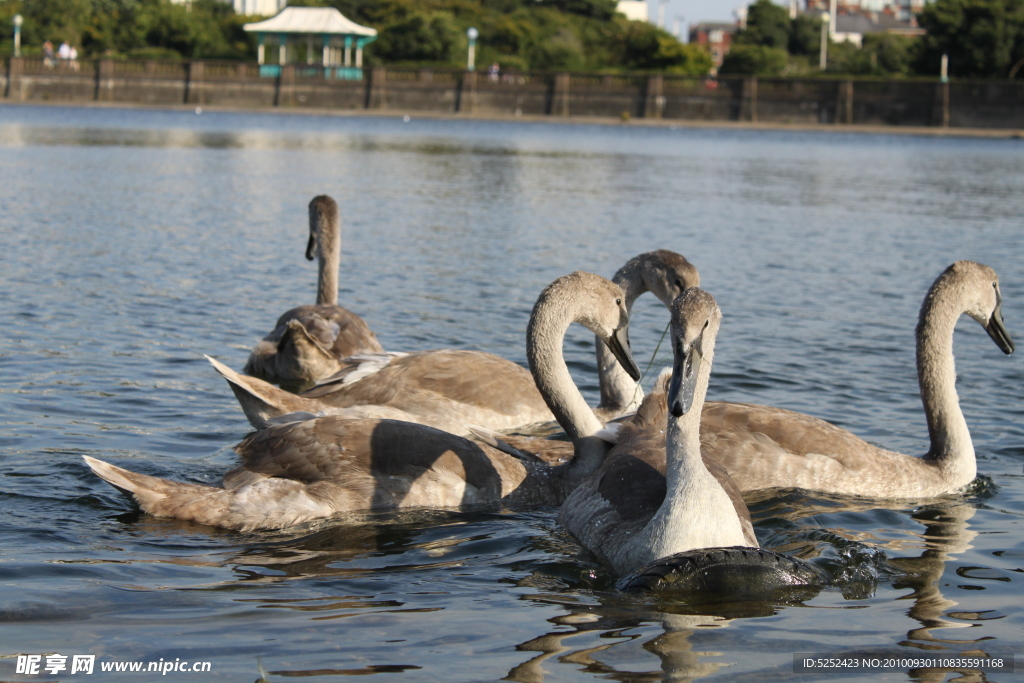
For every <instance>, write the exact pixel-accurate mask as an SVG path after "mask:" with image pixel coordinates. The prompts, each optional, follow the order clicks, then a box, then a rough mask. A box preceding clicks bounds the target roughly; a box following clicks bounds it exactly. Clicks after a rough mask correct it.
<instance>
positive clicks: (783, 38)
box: [733, 0, 791, 50]
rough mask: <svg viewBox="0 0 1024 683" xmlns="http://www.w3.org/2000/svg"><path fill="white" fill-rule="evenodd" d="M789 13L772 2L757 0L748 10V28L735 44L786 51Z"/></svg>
mask: <svg viewBox="0 0 1024 683" xmlns="http://www.w3.org/2000/svg"><path fill="white" fill-rule="evenodd" d="M790 23H791V22H790V19H789V12H788V11H787V10H786V9H785V8H783V7H781V6H780V5H776V4H775V3H774V2H772V1H771V0H757V2H755V3H754V4H753V5H750V6H749V7H748V8H747V27H746V28H744V29H743V30H741V31H739V32H738V33H737V34H736V38H735V40H734V41H733V43H740V44H742V45H763V46H765V47H774V48H778V49H781V50H786V49H787V48H788V47H789V32H790Z"/></svg>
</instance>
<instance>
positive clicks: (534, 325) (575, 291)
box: [527, 270, 640, 380]
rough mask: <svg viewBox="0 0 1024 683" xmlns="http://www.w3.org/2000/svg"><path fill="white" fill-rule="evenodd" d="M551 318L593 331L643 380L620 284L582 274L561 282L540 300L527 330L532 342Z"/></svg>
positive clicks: (617, 357) (597, 276) (547, 288)
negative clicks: (542, 322) (544, 320)
mask: <svg viewBox="0 0 1024 683" xmlns="http://www.w3.org/2000/svg"><path fill="white" fill-rule="evenodd" d="M556 311H557V313H556ZM548 315H554V316H556V317H558V318H560V319H562V320H564V321H565V324H566V326H568V323H569V322H577V323H580V324H581V325H583V326H584V327H586V328H587V329H589V330H590V331H591V332H593V333H594V334H595V335H597V338H598V339H600V340H601V341H603V342H604V343H605V345H607V346H608V349H609V350H610V351H611V352H612V354H613V355H614V356H615V358H616V360H618V361H619V363H620V364H621V365H622V367H623V369H624V370H625V371H626V372H627V373H628V374H629V376H630V377H632V378H633V379H634V380H639V379H640V368H638V367H637V364H636V361H635V360H633V354H632V352H631V351H630V347H629V313H628V312H627V311H626V296H625V294H624V293H623V292H622V288H621V287H619V286H618V285H617V284H615V283H614V282H612V281H611V280H606V279H605V278H603V277H601V276H600V275H594V274H593V273H586V272H583V271H580V270H578V271H576V272H575V273H571V274H569V275H566V276H564V277H560V278H558V279H557V280H555V281H554V282H552V283H551V284H550V285H548V286H547V287H545V288H544V291H543V292H541V294H540V297H538V299H537V303H536V305H535V306H534V308H533V315H532V316H531V317H530V325H529V327H528V328H527V337H528V338H530V337H533V336H535V335H536V334H537V333H538V321H539V320H540V319H541V318H545V317H547V316H548ZM563 329H564V328H563ZM528 346H530V344H528ZM531 362H532V361H531Z"/></svg>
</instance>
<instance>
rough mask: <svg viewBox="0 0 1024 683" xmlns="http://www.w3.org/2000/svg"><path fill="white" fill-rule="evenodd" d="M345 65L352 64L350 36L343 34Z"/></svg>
mask: <svg viewBox="0 0 1024 683" xmlns="http://www.w3.org/2000/svg"><path fill="white" fill-rule="evenodd" d="M345 66H352V36H345Z"/></svg>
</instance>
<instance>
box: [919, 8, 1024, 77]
mask: <svg viewBox="0 0 1024 683" xmlns="http://www.w3.org/2000/svg"><path fill="white" fill-rule="evenodd" d="M918 22H919V23H920V25H921V27H922V28H924V29H925V30H926V31H927V32H928V33H927V35H926V36H924V37H923V38H922V45H921V52H920V55H919V57H918V59H917V60H916V64H915V66H916V69H917V71H918V72H919V73H921V74H928V75H935V74H938V73H939V64H940V62H941V60H942V54H943V53H946V54H948V55H949V73H950V75H953V76H961V77H970V78H977V77H988V78H999V77H1002V78H1005V77H1006V76H1007V75H1008V72H1009V71H1010V70H1011V69H1012V68H1013V66H1014V65H1015V64H1016V63H1017V62H1018V61H1019V60H1021V59H1024V0H936V1H935V2H934V3H931V4H928V5H925V7H924V9H923V10H922V11H921V13H920V14H919V15H918Z"/></svg>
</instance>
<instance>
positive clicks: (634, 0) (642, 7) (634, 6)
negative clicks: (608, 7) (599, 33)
mask: <svg viewBox="0 0 1024 683" xmlns="http://www.w3.org/2000/svg"><path fill="white" fill-rule="evenodd" d="M616 9H617V10H618V12H619V14H623V15H625V17H626V18H627V19H632V20H633V21H647V19H648V16H649V15H648V13H647V0H619V4H618V5H617V6H616Z"/></svg>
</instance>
